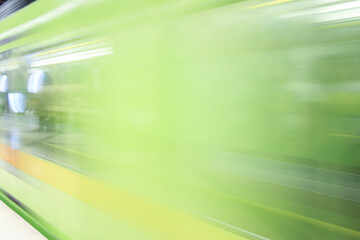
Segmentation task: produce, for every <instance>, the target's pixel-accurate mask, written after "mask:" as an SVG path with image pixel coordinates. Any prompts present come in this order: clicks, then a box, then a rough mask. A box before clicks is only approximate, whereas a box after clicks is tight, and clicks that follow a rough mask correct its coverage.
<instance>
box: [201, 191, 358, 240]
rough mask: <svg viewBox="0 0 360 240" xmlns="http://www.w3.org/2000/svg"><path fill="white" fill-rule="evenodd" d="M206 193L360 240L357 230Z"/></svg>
mask: <svg viewBox="0 0 360 240" xmlns="http://www.w3.org/2000/svg"><path fill="white" fill-rule="evenodd" d="M205 191H207V192H210V193H213V194H216V195H221V196H223V197H226V198H230V199H233V200H235V201H237V202H241V203H243V204H246V205H251V206H254V207H258V208H262V209H265V210H267V211H270V212H274V213H276V214H279V215H283V216H286V217H289V218H292V219H296V220H300V221H302V222H307V223H310V224H313V225H316V226H320V227H323V228H325V229H330V230H333V231H335V232H339V233H342V234H346V235H347V236H351V237H355V238H356V239H360V232H359V231H356V230H353V229H350V228H346V227H342V226H339V225H335V224H332V223H329V222H325V221H322V220H319V219H315V218H311V217H307V216H304V215H301V214H298V213H293V212H290V211H287V210H282V209H279V208H275V207H271V206H268V205H265V204H262V203H257V202H253V201H249V200H246V199H244V198H240V197H236V196H233V195H230V194H226V193H222V192H218V191H213V190H209V189H206V190H205Z"/></svg>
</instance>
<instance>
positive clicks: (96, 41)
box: [34, 39, 105, 57]
mask: <svg viewBox="0 0 360 240" xmlns="http://www.w3.org/2000/svg"><path fill="white" fill-rule="evenodd" d="M104 40H105V39H99V40H93V41H89V42H84V43H79V44H76V45H71V46H68V47H62V48H57V49H54V50H49V51H46V52H41V53H37V54H35V55H34V57H38V56H42V55H46V54H50V53H55V52H59V51H63V50H68V49H72V48H76V47H82V46H86V45H89V44H92V43H98V42H101V41H104Z"/></svg>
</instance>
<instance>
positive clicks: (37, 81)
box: [27, 70, 45, 93]
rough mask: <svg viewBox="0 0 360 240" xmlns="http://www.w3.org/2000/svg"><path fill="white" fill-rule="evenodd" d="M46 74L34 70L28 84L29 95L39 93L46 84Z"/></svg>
mask: <svg viewBox="0 0 360 240" xmlns="http://www.w3.org/2000/svg"><path fill="white" fill-rule="evenodd" d="M44 79H45V73H44V72H43V71H42V70H33V72H32V73H31V74H30V77H29V79H28V82H27V90H28V92H29V93H39V92H40V91H41V88H42V85H43V83H44Z"/></svg>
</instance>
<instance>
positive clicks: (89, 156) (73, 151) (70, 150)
mask: <svg viewBox="0 0 360 240" xmlns="http://www.w3.org/2000/svg"><path fill="white" fill-rule="evenodd" d="M40 143H41V144H44V145H48V146H51V147H54V148H58V149H61V150H64V151H67V152H71V153H75V154H77V155H81V156H84V157H87V158H92V159H95V160H101V159H100V158H97V157H94V156H92V155H89V154H86V153H82V152H78V151H76V150H72V149H70V148H65V147H60V146H58V145H55V144H51V143H47V142H40Z"/></svg>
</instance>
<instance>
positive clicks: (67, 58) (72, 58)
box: [31, 47, 113, 67]
mask: <svg viewBox="0 0 360 240" xmlns="http://www.w3.org/2000/svg"><path fill="white" fill-rule="evenodd" d="M112 53H113V50H112V48H111V47H105V48H99V49H95V50H89V51H84V52H76V53H71V54H66V55H63V56H58V57H52V58H48V59H43V60H38V61H34V62H33V63H32V64H31V66H32V67H40V66H46V65H52V64H58V63H67V62H76V61H81V60H86V59H90V58H95V57H100V56H105V55H109V54H112Z"/></svg>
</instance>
